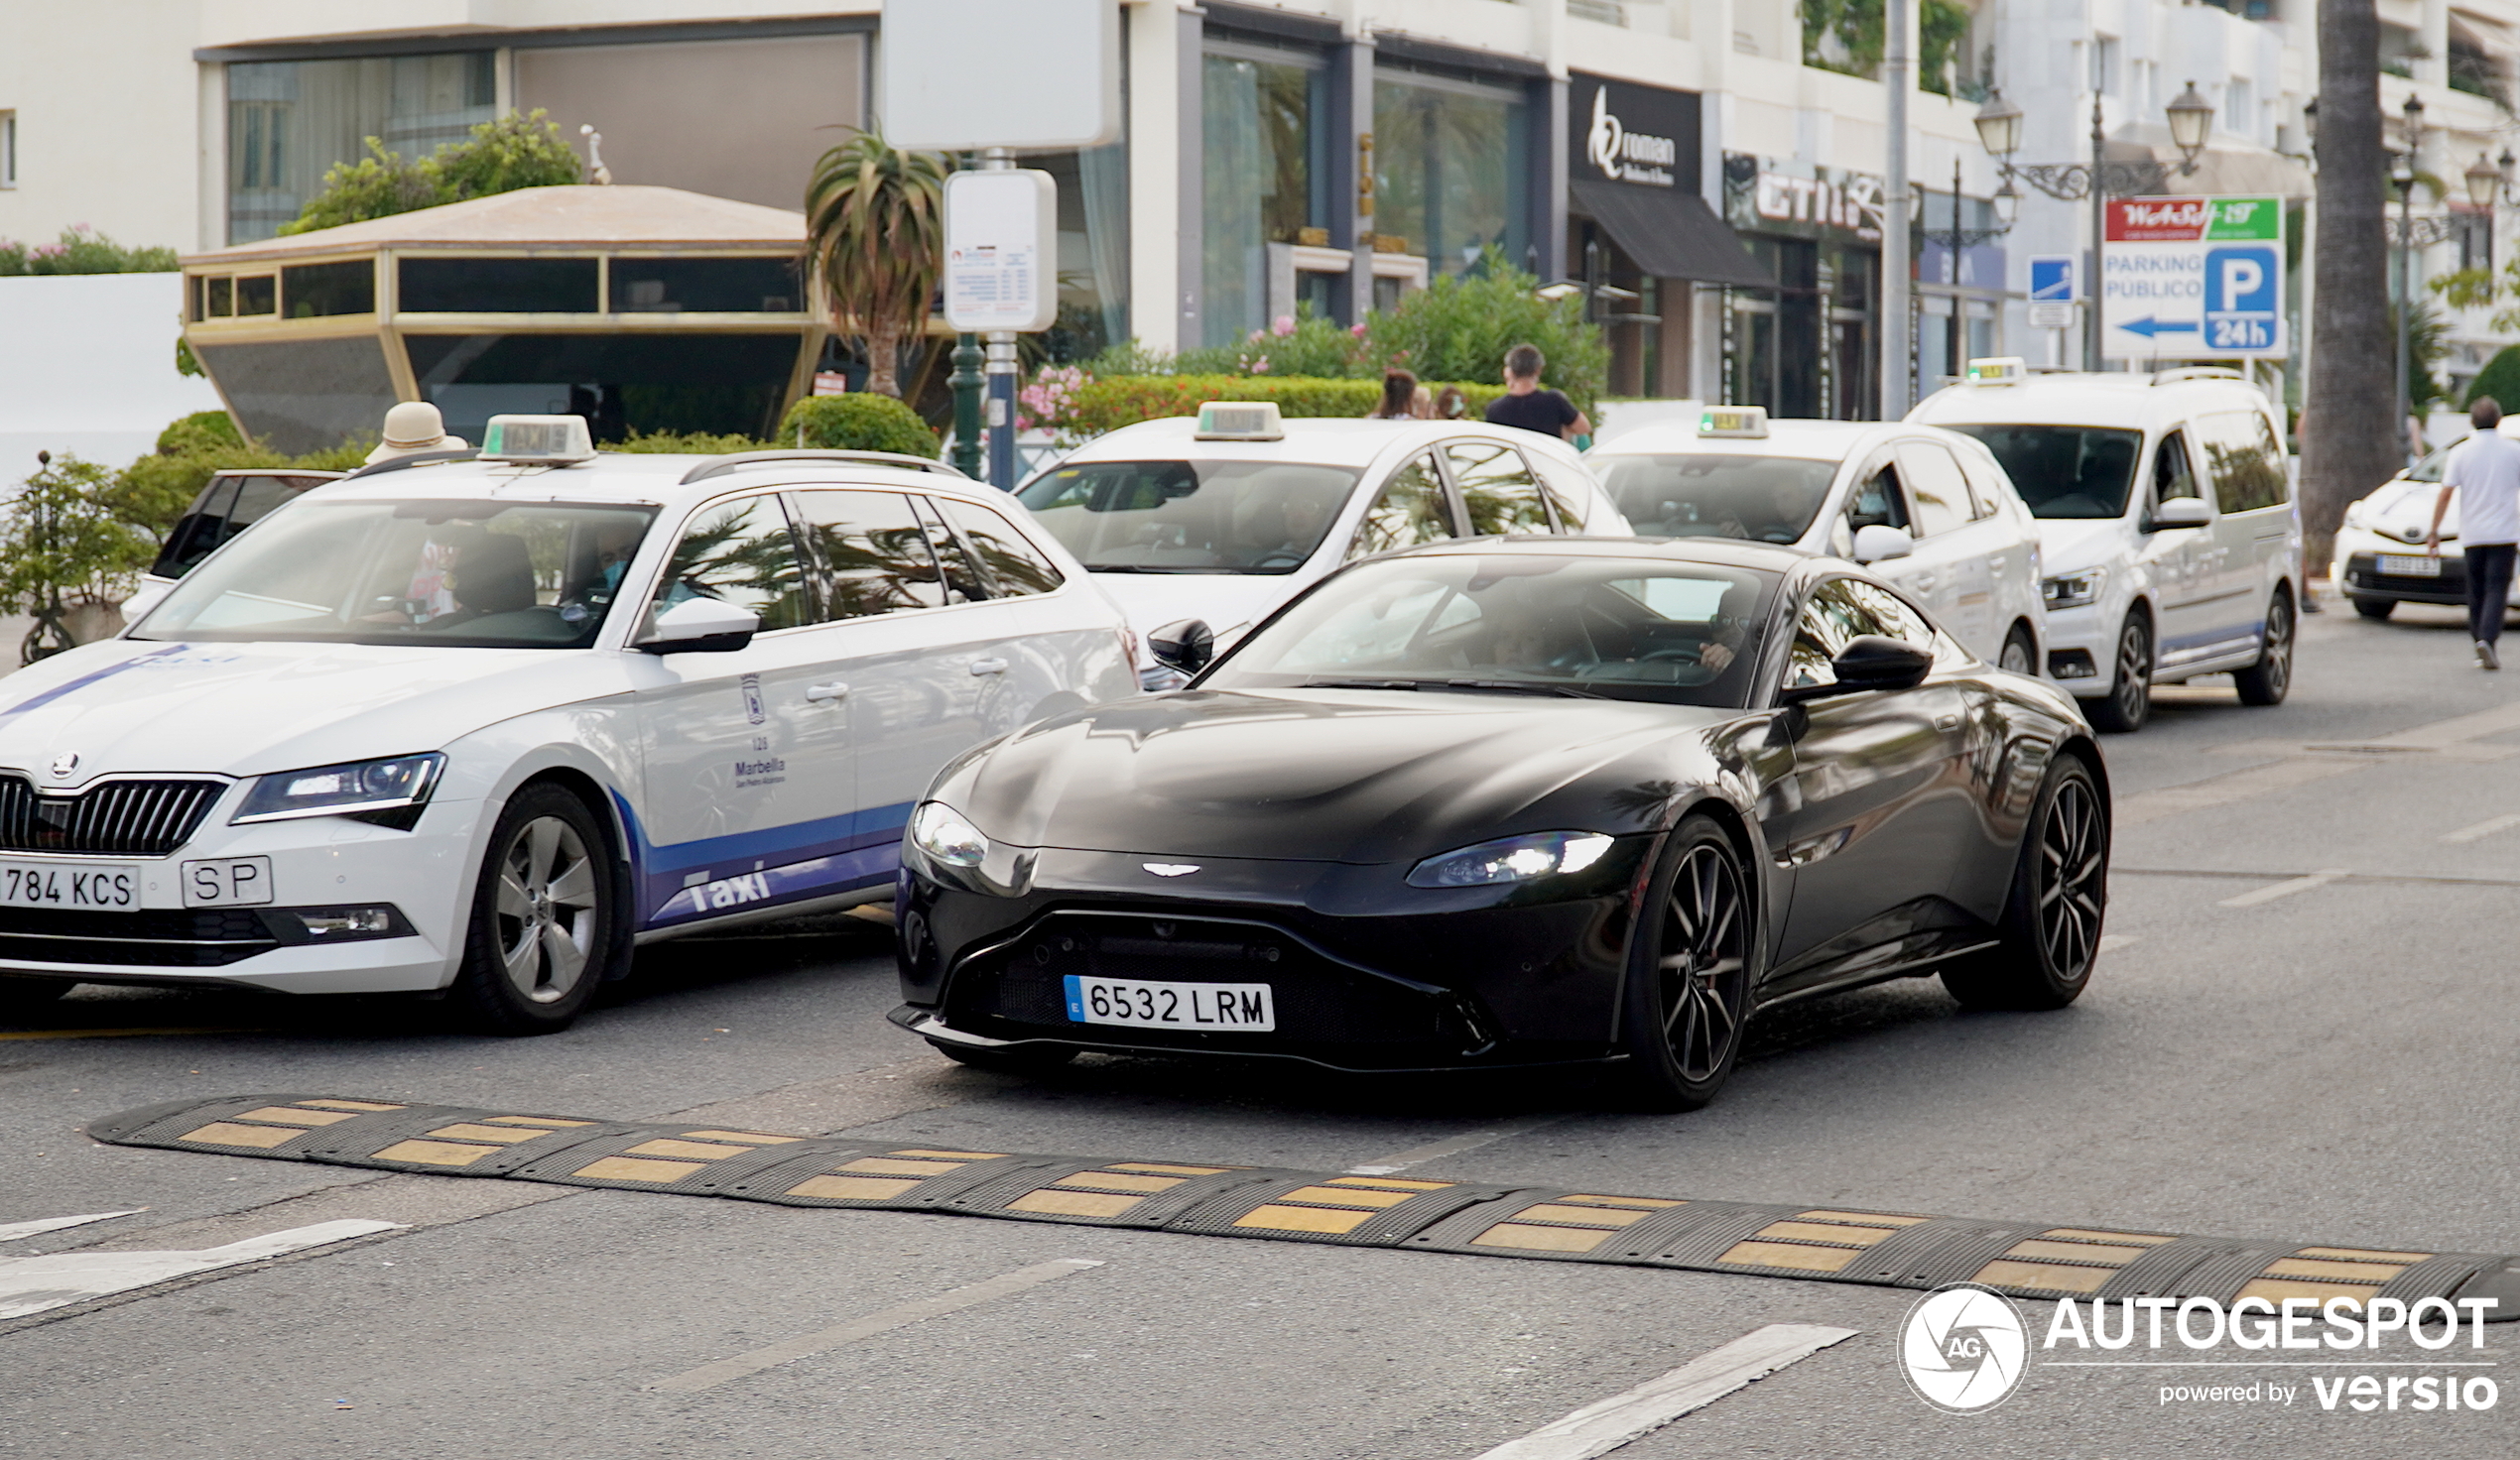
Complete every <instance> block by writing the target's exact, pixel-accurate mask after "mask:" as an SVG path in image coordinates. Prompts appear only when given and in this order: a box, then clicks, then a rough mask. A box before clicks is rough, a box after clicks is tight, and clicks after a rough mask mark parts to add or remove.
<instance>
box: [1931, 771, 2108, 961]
mask: <svg viewBox="0 0 2520 1460" xmlns="http://www.w3.org/2000/svg"><path fill="white" fill-rule="evenodd" d="M2108 856H2109V809H2108V798H2107V797H2106V796H2105V795H2104V794H2102V793H2101V791H2100V787H2099V781H2098V779H2097V778H2096V777H2094V776H2093V775H2092V774H2091V768H2090V767H2089V766H2087V765H2085V764H2084V763H2083V762H2082V760H2081V758H2080V757H2078V756H2072V755H2061V756H2059V757H2057V759H2056V761H2055V763H2054V764H2052V765H2051V766H2049V767H2048V774H2047V776H2046V778H2045V779H2043V780H2042V781H2041V782H2040V784H2039V797H2038V799H2037V800H2036V801H2034V802H2033V803H2032V806H2031V812H2030V819H2029V820H2028V821H2027V822H2026V823H2024V825H2023V827H2022V834H2021V853H2020V855H2019V856H2018V857H2017V858H2015V860H2014V864H2013V875H2012V886H2011V889H2010V891H2009V893H2008V894H2007V895H2006V897H2005V899H2004V911H2003V915H2002V918H2001V920H2000V921H1998V922H1997V924H1996V933H1997V936H1998V938H1999V939H2000V940H1999V941H1998V942H1997V943H1996V945H1995V946H1994V947H1992V948H1988V949H1986V950H1984V951H1982V952H1977V953H1971V954H1968V955H1966V956H1965V957H1962V958H1958V959H1955V960H1953V962H1951V963H1948V964H1946V965H1944V968H1943V987H1944V988H1946V989H1949V990H1950V991H1951V994H1952V997H1953V998H1954V999H1957V1000H1959V1001H1960V1003H1962V1004H1964V1005H1966V1006H1968V1007H1969V1008H1971V1009H2063V1008H2064V1007H2065V1006H2067V1005H2068V1004H2071V1003H2073V1002H2074V1001H2075V1000H2076V999H2079V998H2080V997H2081V995H2082V990H2083V989H2084V988H2085V987H2087V986H2088V985H2089V984H2090V981H2091V965H2092V964H2093V962H2095V961H2096V960H2097V959H2098V957H2099V946H2100V926H2101V923H2102V921H2103V919H2104V917H2105V915H2106V913H2107V912H2108Z"/></svg>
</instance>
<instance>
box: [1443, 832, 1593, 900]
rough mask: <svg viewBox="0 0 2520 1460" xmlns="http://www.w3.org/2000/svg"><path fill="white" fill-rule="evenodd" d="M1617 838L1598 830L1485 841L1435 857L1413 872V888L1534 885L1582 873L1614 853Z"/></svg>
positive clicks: (1536, 834)
mask: <svg viewBox="0 0 2520 1460" xmlns="http://www.w3.org/2000/svg"><path fill="white" fill-rule="evenodd" d="M1610 842H1611V838H1609V837H1606V836H1603V835H1602V834H1601V833H1599V832H1597V831H1539V832H1534V833H1532V834H1531V835H1529V836H1509V837H1506V838H1504V839H1503V840H1501V841H1483V842H1480V843H1479V844H1478V845H1477V846H1474V847H1462V848H1460V849H1459V850H1457V851H1450V852H1446V853H1445V854H1444V855H1442V856H1440V857H1429V858H1427V859H1426V860H1425V861H1423V862H1420V863H1419V864H1418V865H1417V866H1416V867H1414V868H1411V869H1410V871H1409V885H1410V886H1411V887H1487V886H1490V885H1492V884H1495V883H1502V882H1529V881H1531V880H1532V879H1533V878H1535V877H1548V876H1552V875H1554V874H1557V873H1562V872H1581V871H1582V870H1583V869H1584V868H1586V867H1589V866H1591V865H1592V864H1593V863H1595V862H1598V861H1600V860H1601V857H1602V854H1603V853H1605V852H1607V851H1609V849H1610Z"/></svg>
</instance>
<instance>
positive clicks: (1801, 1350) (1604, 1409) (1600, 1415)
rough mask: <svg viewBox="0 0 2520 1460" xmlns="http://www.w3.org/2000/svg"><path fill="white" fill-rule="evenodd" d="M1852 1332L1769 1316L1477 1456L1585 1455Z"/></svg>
mask: <svg viewBox="0 0 2520 1460" xmlns="http://www.w3.org/2000/svg"><path fill="white" fill-rule="evenodd" d="M1854 1336H1855V1330H1854V1329H1852V1328H1828V1327H1824V1326H1823V1325H1821V1324H1817V1323H1771V1324H1769V1325H1768V1326H1767V1327H1765V1328H1761V1329H1757V1330H1755V1331H1753V1332H1750V1333H1746V1334H1744V1335H1742V1336H1741V1337H1739V1338H1736V1339H1734V1340H1733V1341H1732V1342H1730V1343H1728V1344H1725V1345H1724V1346H1723V1347H1721V1348H1719V1349H1715V1350H1713V1351H1712V1352H1710V1353H1706V1354H1701V1355H1700V1356H1699V1357H1697V1358H1695V1359H1692V1360H1690V1361H1689V1362H1688V1363H1686V1364H1683V1365H1681V1366H1680V1367H1679V1368H1677V1369H1674V1370H1673V1371H1672V1372H1671V1373H1669V1374H1666V1375H1664V1376H1663V1377H1662V1378H1660V1379H1649V1380H1647V1381H1646V1382H1645V1383H1643V1384H1640V1385H1638V1386H1637V1387H1636V1388H1634V1389H1632V1390H1629V1391H1628V1392H1627V1393H1625V1394H1623V1395H1612V1396H1611V1397H1610V1398H1608V1399H1603V1400H1601V1401H1600V1402H1598V1403H1593V1404H1586V1405H1584V1406H1583V1407H1582V1408H1580V1409H1577V1410H1575V1412H1574V1413H1572V1414H1570V1415H1568V1416H1567V1417H1566V1418H1564V1419H1560V1420H1557V1421H1556V1422H1554V1423H1550V1424H1544V1425H1542V1426H1541V1427H1540V1428H1538V1429H1535V1430H1533V1431H1532V1432H1531V1433H1529V1434H1527V1435H1524V1436H1523V1437H1522V1438H1521V1439H1518V1440H1508V1441H1506V1442H1505V1443H1504V1444H1501V1445H1498V1446H1497V1447H1496V1448H1495V1449H1493V1450H1490V1451H1488V1452H1487V1453H1486V1454H1484V1455H1481V1456H1479V1457H1478V1460H1591V1457H1593V1456H1595V1455H1606V1454H1608V1453H1609V1452H1611V1451H1612V1450H1615V1449H1617V1448H1618V1447H1619V1446H1621V1445H1624V1444H1626V1443H1627V1442H1628V1441H1629V1440H1632V1439H1635V1438H1636V1437H1637V1436H1639V1435H1643V1434H1648V1433H1651V1432H1652V1431H1654V1430H1657V1429H1660V1428H1662V1427H1663V1426H1664V1425H1666V1424H1669V1423H1671V1422H1672V1421H1673V1420H1675V1419H1678V1418H1679V1417H1680V1416H1681V1415H1683V1414H1686V1413H1688V1412H1689V1411H1690V1410H1692V1409H1698V1408H1702V1407H1704V1406H1705V1405H1707V1404H1710V1403H1712V1402H1714V1401H1715V1400H1716V1399H1722V1398H1723V1397H1724V1396H1725V1395H1728V1394H1730V1393H1732V1392H1733V1391H1734V1390H1737V1389H1741V1388H1743V1387H1744V1386H1747V1385H1748V1384H1750V1383H1751V1382H1752V1381H1754V1380H1759V1379H1764V1378H1766V1377H1767V1376H1769V1375H1771V1374H1774V1373H1775V1372H1776V1371H1777V1370H1779V1369H1782V1368H1784V1367H1785V1366H1786V1365H1788V1364H1791V1363H1793V1362H1795V1361H1796V1360H1798V1359H1807V1358H1810V1357H1811V1356H1812V1355H1813V1354H1816V1353H1818V1352H1820V1351H1821V1350H1822V1349H1825V1348H1827V1347H1828V1346H1829V1345H1830V1344H1833V1343H1842V1342H1844V1341H1845V1340H1847V1339H1850V1338H1852V1337H1854Z"/></svg>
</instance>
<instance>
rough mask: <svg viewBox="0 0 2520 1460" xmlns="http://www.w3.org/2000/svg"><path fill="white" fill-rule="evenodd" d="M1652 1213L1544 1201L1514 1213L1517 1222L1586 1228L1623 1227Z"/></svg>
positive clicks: (1640, 1220) (1642, 1219)
mask: <svg viewBox="0 0 2520 1460" xmlns="http://www.w3.org/2000/svg"><path fill="white" fill-rule="evenodd" d="M1652 1215H1653V1213H1652V1212H1628V1211H1621V1210H1619V1209H1618V1208H1616V1207H1607V1206H1571V1205H1568V1204H1567V1203H1564V1202H1555V1201H1544V1202H1542V1203H1541V1204H1540V1205H1538V1206H1527V1207H1524V1208H1523V1209H1522V1210H1521V1211H1518V1212H1516V1213H1514V1220H1516V1221H1518V1222H1580V1223H1582V1224H1583V1225H1585V1226H1587V1227H1624V1226H1626V1225H1627V1224H1629V1223H1630V1222H1642V1221H1644V1220H1645V1219H1646V1218H1647V1217H1650V1216H1652Z"/></svg>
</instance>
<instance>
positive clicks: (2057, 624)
mask: <svg viewBox="0 0 2520 1460" xmlns="http://www.w3.org/2000/svg"><path fill="white" fill-rule="evenodd" d="M2122 616H2123V611H2122V610H2114V609H2112V608H2111V607H2110V606H2109V600H2108V599H2106V598H2103V599H2101V600H2100V601H2099V602H2098V603H2086V604H2083V605H2081V606H2080V607H2079V608H2052V609H2049V610H2048V643H2047V650H2048V663H2047V670H2048V677H2049V678H2050V679H2052V680H2054V681H2055V682H2056V683H2057V685H2058V686H2059V687H2061V688H2063V689H2065V690H2066V691H2068V692H2069V693H2073V694H2079V695H2082V696H2084V697H2085V698H2091V697H2097V696H2100V695H2104V694H2107V693H2108V692H2109V691H2110V690H2112V689H2114V688H2115V687H2116V685H2117V656H2116V654H2115V650H2116V647H2117V620H2118V618H2119V617H2122Z"/></svg>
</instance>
